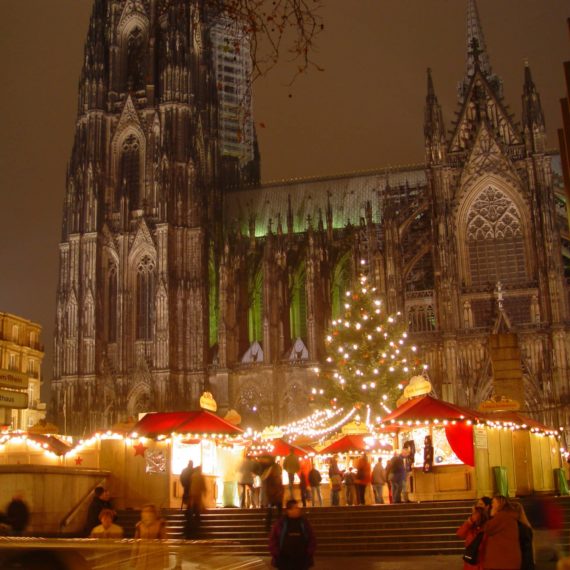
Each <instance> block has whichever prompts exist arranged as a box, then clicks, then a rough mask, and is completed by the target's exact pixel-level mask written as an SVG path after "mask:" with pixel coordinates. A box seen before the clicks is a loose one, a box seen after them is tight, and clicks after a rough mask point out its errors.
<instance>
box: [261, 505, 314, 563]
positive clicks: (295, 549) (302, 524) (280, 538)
mask: <svg viewBox="0 0 570 570" xmlns="http://www.w3.org/2000/svg"><path fill="white" fill-rule="evenodd" d="M316 547H317V541H316V538H315V533H314V532H313V529H312V527H311V524H310V523H309V521H308V520H307V518H306V517H305V516H304V515H303V513H302V511H301V508H300V507H299V503H298V502H297V501H296V500H295V499H291V500H289V501H287V503H286V506H285V516H284V517H282V518H280V519H279V520H278V521H277V522H276V523H275V525H274V526H273V528H272V530H271V535H270V536H269V551H270V553H271V557H272V560H271V564H272V566H274V567H275V568H277V569H278V570H308V569H309V568H310V567H311V566H313V565H314V560H313V557H314V555H315V550H316Z"/></svg>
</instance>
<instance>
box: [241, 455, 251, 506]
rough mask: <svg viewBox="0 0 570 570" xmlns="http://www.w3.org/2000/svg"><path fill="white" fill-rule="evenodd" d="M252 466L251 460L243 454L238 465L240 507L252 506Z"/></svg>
mask: <svg viewBox="0 0 570 570" xmlns="http://www.w3.org/2000/svg"><path fill="white" fill-rule="evenodd" d="M254 468H255V464H254V462H253V460H252V459H250V458H249V457H247V456H244V458H243V460H242V462H241V463H240V465H239V467H238V487H239V494H240V499H239V503H240V507H241V508H242V509H249V508H251V507H252V506H253V479H254Z"/></svg>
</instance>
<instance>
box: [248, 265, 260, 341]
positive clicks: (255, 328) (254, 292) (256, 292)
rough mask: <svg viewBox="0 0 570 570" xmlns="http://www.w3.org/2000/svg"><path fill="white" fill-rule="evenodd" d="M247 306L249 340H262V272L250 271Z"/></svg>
mask: <svg viewBox="0 0 570 570" xmlns="http://www.w3.org/2000/svg"><path fill="white" fill-rule="evenodd" d="M248 290H249V307H248V313H247V322H248V329H249V335H248V336H249V342H250V343H252V342H254V341H256V340H257V341H259V342H261V341H262V340H263V272H262V271H261V269H259V270H257V271H255V272H252V273H251V275H250V278H249V285H248Z"/></svg>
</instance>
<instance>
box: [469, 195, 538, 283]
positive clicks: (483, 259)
mask: <svg viewBox="0 0 570 570" xmlns="http://www.w3.org/2000/svg"><path fill="white" fill-rule="evenodd" d="M467 251H468V261H469V273H470V275H471V285H472V286H473V287H490V286H495V284H496V283H497V281H501V282H502V283H504V284H507V285H514V284H518V283H524V282H525V281H526V280H527V267H526V259H525V247H524V237H523V231H522V223H521V216H520V213H519V210H518V208H517V207H516V205H515V204H514V202H513V201H512V200H511V199H510V198H509V197H508V196H507V195H506V194H505V193H504V192H502V191H501V190H498V189H497V188H494V187H492V186H489V187H487V188H486V189H485V190H483V191H482V192H481V193H480V194H479V196H477V198H476V200H475V201H474V202H473V204H472V205H471V208H470V209H469V213H468V214H467Z"/></svg>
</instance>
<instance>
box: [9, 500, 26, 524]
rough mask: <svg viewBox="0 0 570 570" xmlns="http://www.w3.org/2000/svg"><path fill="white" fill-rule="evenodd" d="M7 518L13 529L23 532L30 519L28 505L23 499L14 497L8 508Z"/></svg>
mask: <svg viewBox="0 0 570 570" xmlns="http://www.w3.org/2000/svg"><path fill="white" fill-rule="evenodd" d="M6 518H7V519H8V524H9V525H10V526H11V527H12V530H14V531H17V532H23V531H24V530H25V529H26V527H27V526H28V521H29V520H30V511H29V509H28V505H26V503H25V502H24V501H22V499H12V500H11V501H10V503H9V504H8V508H7V509H6Z"/></svg>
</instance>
